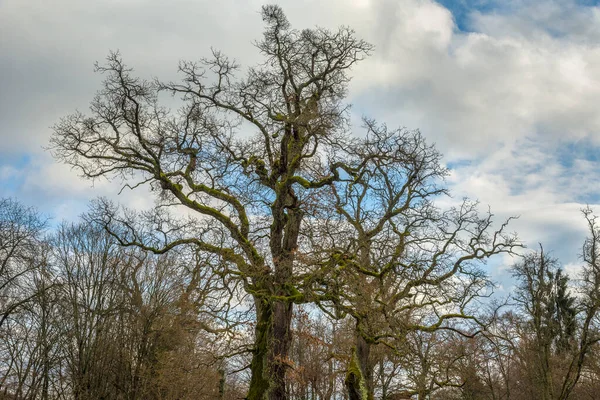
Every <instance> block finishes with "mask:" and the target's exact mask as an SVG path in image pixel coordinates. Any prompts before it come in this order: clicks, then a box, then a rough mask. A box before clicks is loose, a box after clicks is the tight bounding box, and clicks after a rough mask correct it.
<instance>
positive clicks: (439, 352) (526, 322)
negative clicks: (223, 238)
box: [0, 199, 600, 400]
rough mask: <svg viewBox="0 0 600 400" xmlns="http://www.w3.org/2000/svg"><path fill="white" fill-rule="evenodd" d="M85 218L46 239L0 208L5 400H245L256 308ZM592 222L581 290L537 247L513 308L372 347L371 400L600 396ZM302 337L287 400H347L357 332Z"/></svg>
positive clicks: (319, 326)
mask: <svg viewBox="0 0 600 400" xmlns="http://www.w3.org/2000/svg"><path fill="white" fill-rule="evenodd" d="M88 217H89V216H84V217H83V219H84V220H82V221H81V222H78V223H75V224H66V223H64V224H61V225H59V226H57V227H53V228H51V229H50V228H48V226H47V223H46V221H45V220H44V218H43V217H42V216H41V215H40V214H38V213H37V212H36V211H35V210H33V209H31V208H26V207H24V206H23V205H21V204H20V203H19V202H17V201H15V200H11V199H2V200H0V266H1V268H2V269H1V270H0V287H1V292H0V296H1V297H0V299H1V302H0V312H1V313H2V314H1V315H2V317H1V320H0V373H1V376H0V385H1V386H0V398H5V399H19V400H34V399H44V400H47V399H90V400H91V399H131V400H134V399H165V400H166V399H173V400H175V399H243V398H245V396H246V391H247V390H248V386H249V381H250V379H251V376H250V373H249V372H250V371H249V365H250V361H251V354H252V351H253V343H254V338H253V332H254V324H255V318H256V317H255V311H254V310H253V306H252V301H251V300H250V299H248V298H247V295H244V294H243V292H241V291H239V290H236V288H235V286H232V285H229V284H228V283H227V282H225V281H224V280H223V279H224V276H225V275H224V274H223V271H219V268H215V264H214V262H212V261H211V260H207V259H206V258H205V257H203V256H202V255H201V253H199V252H196V251H194V249H193V248H192V247H184V248H180V249H179V251H177V252H176V253H175V252H169V253H167V254H165V255H155V254H152V253H151V252H146V251H142V250H140V249H139V248H134V247H124V246H121V245H120V244H119V243H118V241H117V240H116V239H115V238H114V237H112V236H111V235H110V234H109V233H107V232H106V231H105V230H104V229H103V228H102V227H99V226H97V225H95V224H94V223H93V222H91V221H90V220H85V219H86V218H88ZM585 217H586V218H587V221H588V223H589V227H590V236H589V238H588V239H587V240H586V241H585V243H584V245H583V247H582V249H583V253H582V255H583V266H582V270H581V275H579V276H578V279H577V280H570V279H569V277H568V275H566V274H565V273H564V272H563V271H562V270H561V269H560V266H559V263H558V261H557V260H556V259H553V258H551V257H549V256H548V255H547V253H545V252H544V250H543V249H542V248H540V250H539V251H537V252H534V251H530V252H528V253H527V255H525V256H524V257H520V258H517V259H516V262H515V264H514V265H513V267H512V271H513V274H514V277H515V282H516V284H517V286H516V289H515V290H514V292H513V294H512V296H511V297H510V298H508V299H506V300H507V301H505V302H504V303H502V304H498V303H497V302H492V301H487V302H483V303H482V302H479V303H478V304H479V305H480V307H482V309H481V311H480V312H477V313H475V314H474V315H476V317H477V320H476V322H473V321H471V323H469V324H467V323H465V322H464V321H463V322H460V323H450V324H446V325H444V326H443V327H440V328H439V329H422V330H419V329H411V330H410V331H407V332H405V334H404V335H403V336H402V339H400V338H399V337H397V338H395V339H390V340H381V341H380V342H379V343H375V344H373V345H372V348H371V351H370V352H369V355H368V363H367V365H368V368H369V371H364V372H365V374H364V375H365V376H366V377H368V378H367V379H369V380H370V382H368V387H369V393H366V396H367V397H365V398H375V399H382V400H383V399H389V400H392V399H396V400H398V399H410V398H412V399H440V400H442V399H457V400H458V399H464V400H466V399H471V400H476V399H481V400H484V399H485V400H488V399H489V400H492V399H507V400H508V399H513V400H520V399H528V400H529V399H544V400H546V399H547V400H551V399H552V400H554V399H568V398H571V399H590V400H591V399H595V398H597V393H598V391H599V390H600V363H599V362H598V360H599V359H600V358H599V356H600V354H599V350H600V349H599V348H598V345H597V342H598V340H600V331H599V327H600V325H599V322H600V321H599V319H598V318H599V314H598V309H599V307H600V290H599V287H598V286H599V283H600V275H599V274H600V265H599V264H598V262H599V260H598V255H599V253H598V251H599V250H600V247H599V246H600V231H599V228H598V226H597V224H596V220H595V217H594V216H593V215H592V214H591V213H590V212H589V211H586V212H585ZM484 308H485V309H484ZM292 331H293V340H292V344H291V348H290V351H289V357H288V358H287V359H286V360H284V362H285V364H286V365H287V367H288V369H289V371H288V373H287V378H286V387H287V391H288V395H289V398H291V399H298V400H307V399H311V400H312V399H315V400H317V399H319V400H334V399H347V398H349V397H350V398H351V393H350V391H351V390H352V388H353V386H352V385H351V384H349V382H348V381H349V380H351V379H352V377H353V374H352V373H353V369H357V368H360V366H359V365H358V364H357V360H356V347H355V346H356V334H355V322H354V321H351V318H332V316H329V315H327V313H325V312H323V311H322V310H319V309H318V308H315V307H301V308H297V309H296V311H295V314H294V318H293V322H292ZM359 375H361V374H359ZM364 387H365V388H366V387H367V386H366V385H365V386H364Z"/></svg>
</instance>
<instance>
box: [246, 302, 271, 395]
mask: <svg viewBox="0 0 600 400" xmlns="http://www.w3.org/2000/svg"><path fill="white" fill-rule="evenodd" d="M255 305H256V327H255V329H254V336H255V338H254V350H253V354H252V363H251V364H250V371H251V374H252V378H251V380H250V388H249V389H248V396H247V397H246V398H247V399H248V400H265V399H266V396H267V392H268V391H269V386H270V380H269V372H268V364H269V361H268V359H269V357H268V353H269V343H270V340H271V339H272V336H273V333H272V329H273V326H272V321H273V306H272V304H271V303H270V302H269V301H267V300H266V299H264V298H255Z"/></svg>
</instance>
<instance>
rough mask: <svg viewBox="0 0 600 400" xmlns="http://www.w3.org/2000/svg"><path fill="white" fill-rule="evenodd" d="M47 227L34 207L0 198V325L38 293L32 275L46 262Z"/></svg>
mask: <svg viewBox="0 0 600 400" xmlns="http://www.w3.org/2000/svg"><path fill="white" fill-rule="evenodd" d="M45 228H46V220H45V219H44V218H42V217H41V215H40V214H38V213H37V212H36V211H35V210H34V209H33V208H27V207H25V206H23V205H22V204H20V203H19V202H17V201H15V200H12V199H6V198H3V199H0V327H1V326H2V325H3V324H4V322H5V321H6V319H7V318H8V317H9V316H10V315H11V314H12V313H14V312H15V311H16V310H17V309H18V308H19V307H21V306H23V305H24V304H26V303H27V302H28V301H30V300H31V299H32V298H33V297H34V296H35V295H36V294H37V292H36V291H35V288H34V287H33V286H32V285H31V283H32V280H31V279H30V278H31V277H32V276H33V275H35V273H36V272H37V271H39V269H40V268H41V267H42V266H43V265H44V264H45V261H46V260H45V259H44V258H43V254H42V253H41V252H40V249H41V247H42V246H41V242H42V239H43V237H42V235H43V232H44V230H45Z"/></svg>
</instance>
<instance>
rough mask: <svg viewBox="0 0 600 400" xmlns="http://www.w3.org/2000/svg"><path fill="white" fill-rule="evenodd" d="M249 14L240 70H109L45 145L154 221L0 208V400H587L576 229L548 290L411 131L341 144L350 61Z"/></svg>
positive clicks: (205, 65)
mask: <svg viewBox="0 0 600 400" xmlns="http://www.w3.org/2000/svg"><path fill="white" fill-rule="evenodd" d="M261 16H262V20H263V23H264V35H263V37H262V38H260V39H259V40H258V41H256V42H255V47H256V51H257V52H259V53H260V55H261V57H262V62H261V63H259V64H258V65H256V66H254V67H251V68H248V69H243V68H242V67H241V66H240V65H238V63H237V62H236V61H235V60H234V59H232V58H229V57H227V56H226V55H224V54H223V53H221V52H220V51H218V50H213V51H212V54H211V55H210V56H209V57H208V58H204V59H201V60H200V61H198V62H191V61H183V62H181V63H180V64H179V75H180V78H181V79H180V80H179V81H175V82H171V81H168V82H164V81H161V80H158V79H153V80H145V79H142V78H139V77H137V76H136V75H135V72H134V70H133V69H132V68H131V67H130V66H129V65H128V64H126V63H125V61H124V59H123V56H122V55H121V54H120V53H119V52H111V53H110V54H109V55H108V57H107V58H106V60H105V62H102V63H98V64H97V65H96V71H97V72H98V73H99V74H101V75H102V78H103V83H102V87H101V88H100V89H99V90H98V92H97V95H96V96H95V97H94V98H93V99H92V100H91V103H90V107H89V111H88V112H85V113H84V112H79V111H76V112H74V113H73V114H71V115H68V116H64V117H63V118H61V119H60V121H57V122H56V124H55V125H54V126H53V128H52V132H53V133H52V137H51V140H50V143H49V144H48V148H49V152H51V154H52V156H53V157H54V158H55V159H56V160H57V161H58V162H61V163H64V164H66V165H68V166H70V167H72V168H74V169H75V170H76V171H78V173H80V175H81V176H82V177H84V178H85V179H87V180H89V181H92V182H93V181H96V180H100V179H109V180H111V181H117V182H119V183H120V184H121V187H122V190H123V191H137V192H139V193H140V195H143V196H146V195H147V196H151V197H152V199H153V201H154V207H153V208H152V209H150V210H138V209H132V208H127V207H124V206H122V205H120V204H119V203H117V202H115V201H113V200H111V199H108V198H104V197H98V198H97V199H95V200H94V201H92V202H91V204H90V205H89V208H88V211H87V212H86V213H84V214H83V215H81V216H80V218H79V220H77V221H75V222H66V221H65V222H60V221H58V222H57V221H54V220H51V219H49V218H48V217H47V216H45V215H44V214H43V213H41V212H39V211H38V210H36V209H35V208H32V207H29V206H26V205H25V204H24V203H23V202H21V201H19V199H16V198H9V197H6V198H0V399H6V400H37V399H40V400H50V399H57V400H58V399H65V400H67V399H75V400H96V399H107V400H108V399H123V400H126V399H127V400H138V399H140V400H142V399H149V400H159V399H161V400H176V399H190V400H191V399H207V400H208V399H220V400H234V399H239V400H242V399H248V400H267V399H268V400H341V399H348V400H376V399H377V400H402V399H404V400H408V399H418V400H425V399H429V400H445V399H446V400H459V399H462V400H501V399H502V400H533V399H540V400H566V399H590V400H593V399H597V398H598V393H600V348H599V347H598V342H599V341H600V219H598V218H599V217H597V216H596V214H594V211H593V210H592V209H591V208H590V207H586V208H583V209H582V210H581V217H580V218H581V220H582V222H585V223H586V224H587V238H586V239H585V240H584V241H583V242H582V243H581V244H580V248H579V249H577V250H576V251H578V252H579V254H580V259H581V265H582V267H581V268H580V269H579V270H578V273H577V275H576V276H575V275H573V274H568V273H566V272H565V270H564V267H563V265H562V264H561V262H560V260H558V259H556V258H555V257H554V256H553V254H552V249H547V248H545V247H544V245H543V243H542V244H539V246H538V247H535V248H527V247H526V246H525V245H524V244H523V242H522V241H521V239H520V238H519V236H518V234H517V233H515V232H514V231H513V228H512V224H513V223H514V219H516V218H518V216H514V217H510V218H507V219H500V218H497V217H496V216H495V215H494V214H493V213H492V211H491V210H489V209H488V207H487V206H486V205H485V204H480V203H479V202H478V201H477V200H475V199H467V198H465V199H457V198H455V197H453V196H452V193H451V192H450V190H449V189H448V187H447V185H446V178H447V177H448V175H449V170H448V168H447V167H446V166H445V165H444V162H443V157H442V154H441V153H440V152H439V151H438V150H437V148H436V147H435V146H434V145H432V144H430V143H429V142H428V141H427V140H426V138H425V137H424V135H423V134H421V132H420V131H419V130H410V129H406V128H390V127H388V126H387V125H386V124H385V123H381V122H379V121H376V120H375V119H372V118H369V117H367V116H365V117H363V119H362V125H361V126H360V127H356V126H353V124H352V123H351V120H350V115H349V107H350V106H349V104H347V103H346V100H347V94H348V85H349V83H350V80H351V77H352V74H351V72H352V68H353V67H354V66H355V65H356V64H357V63H360V62H361V61H362V60H364V59H365V58H367V57H369V56H370V55H371V54H372V53H373V52H374V51H377V49H375V48H374V47H373V46H372V45H371V44H370V43H368V42H366V41H364V40H361V39H360V38H358V37H357V36H356V34H355V32H354V31H353V30H352V29H351V28H348V27H341V28H339V29H338V30H328V29H324V28H318V27H317V28H311V29H302V30H298V29H295V28H293V27H292V26H291V24H290V23H289V21H288V19H287V17H286V15H285V14H284V12H283V10H282V9H281V7H279V6H276V5H268V6H263V7H262V10H261ZM125 56H126V55H125ZM490 263H503V265H504V266H505V267H506V268H509V269H510V273H511V274H512V277H513V280H514V282H515V285H514V288H513V290H511V292H510V294H509V295H508V296H501V295H498V294H497V293H496V288H497V283H496V282H494V281H493V279H492V278H491V277H490V274H489V264H490Z"/></svg>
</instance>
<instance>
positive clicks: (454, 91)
mask: <svg viewBox="0 0 600 400" xmlns="http://www.w3.org/2000/svg"><path fill="white" fill-rule="evenodd" d="M263 3H264V2H263V1H259V0H253V1H250V2H240V1H235V0H224V1H220V2H214V1H208V0H204V1H192V0H175V1H171V2H161V1H158V0H128V1H116V0H115V1H108V2H107V1H99V0H97V1H89V2H82V1H78V0H56V1H52V2H48V1H43V0H30V1H26V2H25V1H22V0H4V1H0V53H1V54H3V61H4V60H7V61H6V62H2V63H0V85H1V86H2V88H3V90H2V91H1V92H0V158H1V157H2V155H3V154H8V153H24V154H35V156H34V157H33V161H32V162H30V163H29V164H28V165H26V166H23V167H17V166H15V165H12V164H10V163H9V162H2V161H1V160H0V182H2V181H4V182H6V181H7V180H8V179H13V180H14V179H15V178H17V181H19V182H21V183H20V184H19V185H20V186H19V187H18V189H14V183H12V185H13V189H10V190H12V191H13V192H15V191H16V193H17V194H19V195H20V196H24V197H26V198H28V199H30V200H31V202H37V201H38V199H39V198H44V199H52V202H51V204H53V206H52V207H53V210H54V212H55V213H56V214H57V215H63V214H64V215H67V214H69V210H73V209H76V208H77V207H76V206H74V204H75V203H76V202H80V203H81V204H84V203H85V202H87V201H88V200H89V199H90V198H92V197H95V196H96V195H101V194H114V193H116V192H117V191H118V188H117V185H116V184H106V183H102V182H100V183H97V184H96V186H95V187H94V188H91V187H90V184H89V182H82V181H81V180H78V178H77V177H76V176H75V174H74V173H72V172H70V171H69V170H68V168H65V167H63V166H59V165H56V164H54V163H53V161H52V160H51V159H50V158H49V157H48V155H47V154H45V155H39V153H42V152H43V151H42V146H45V145H46V144H47V140H48V137H49V134H50V129H49V127H50V126H51V125H52V124H53V123H55V122H56V121H57V120H58V118H59V117H60V116H64V115H66V114H68V113H70V112H72V111H74V110H75V109H76V108H79V109H81V110H83V111H85V110H86V109H87V104H88V102H89V100H90V99H91V97H92V96H93V93H94V91H95V90H96V89H97V88H98V86H99V82H100V79H101V78H100V77H99V76H97V75H94V74H93V73H92V65H93V62H94V61H97V60H100V61H101V60H102V59H103V58H104V56H105V55H106V53H107V52H108V50H110V49H120V50H121V52H122V54H123V56H124V58H125V60H126V61H127V62H128V63H129V64H130V65H131V66H133V67H135V68H136V70H137V71H138V72H139V74H140V75H142V76H144V77H151V76H154V75H156V76H159V77H161V78H165V79H171V78H174V77H175V71H176V65H177V61H178V60H180V59H192V60H194V59H198V58H200V57H202V56H205V55H207V54H208V52H209V48H210V46H215V47H217V48H220V49H222V50H223V51H224V52H225V53H227V54H229V55H230V56H234V57H236V58H237V59H238V60H239V61H240V62H241V63H242V64H244V65H249V64H253V63H255V62H256V61H257V60H258V59H259V56H258V54H257V52H256V49H254V48H253V47H252V45H251V43H252V40H255V39H259V38H260V35H261V30H262V24H261V21H260V15H259V13H258V10H259V8H260V5H261V4H263ZM277 3H280V4H282V6H283V7H284V10H285V11H286V13H287V14H288V16H289V18H290V20H291V22H292V24H293V25H294V26H296V27H298V28H304V27H311V26H314V25H321V26H326V27H329V28H335V27H336V26H338V25H342V24H344V25H349V26H351V27H353V28H355V29H356V31H357V34H358V36H360V37H364V38H365V39H367V40H369V41H371V42H372V43H373V44H375V46H376V50H375V52H374V55H373V57H372V58H371V59H370V60H368V61H366V62H364V63H363V64H362V65H359V66H358V67H357V68H356V69H355V71H354V76H355V78H354V80H353V83H352V86H351V92H350V93H351V98H350V101H352V102H353V103H354V104H355V107H354V109H353V112H354V113H355V114H356V115H360V114H366V115H367V116H373V117H376V118H378V119H380V120H381V121H385V122H387V123H388V124H389V125H390V126H394V125H400V126H406V127H408V128H420V129H421V130H422V132H423V133H424V134H425V136H426V137H428V138H429V139H430V141H435V142H437V144H438V147H439V148H440V150H441V151H442V152H443V153H445V154H446V159H447V160H448V161H453V162H456V161H461V163H459V164H457V166H456V167H455V169H453V172H452V175H451V177H450V179H449V184H450V186H451V188H452V190H453V191H454V193H455V195H456V197H458V198H460V197H461V196H462V195H468V196H469V197H472V198H479V199H480V200H481V201H482V203H483V204H486V205H487V204H490V205H491V206H492V210H493V211H494V212H495V213H496V214H498V215H499V217H504V216H508V215H515V214H518V215H521V218H520V219H519V221H517V222H516V223H515V224H514V227H515V229H517V230H518V231H519V232H520V234H521V236H522V237H523V239H524V240H526V241H527V242H528V243H530V244H535V243H536V242H537V241H543V242H546V241H549V242H550V243H552V244H556V245H557V246H559V247H560V251H559V252H560V254H561V256H562V255H564V256H565V257H566V259H565V260H564V261H565V262H574V261H573V260H575V259H576V253H577V251H578V249H579V242H580V241H581V240H582V239H583V237H584V235H585V228H584V226H583V223H582V218H581V216H580V215H579V209H580V208H581V204H580V203H581V202H583V200H582V199H588V200H586V201H592V202H593V201H594V199H596V198H598V194H599V191H598V189H597V187H600V186H598V180H599V178H600V169H599V167H598V166H597V162H595V161H593V160H590V159H586V158H579V159H575V160H573V162H572V163H569V165H565V163H564V162H563V160H561V159H560V156H559V155H557V154H558V153H557V152H558V151H559V150H560V148H561V146H564V145H566V144H568V143H571V142H573V141H578V140H583V141H589V143H590V145H599V144H600V113H598V112H597V110H596V108H597V104H598V100H599V99H600V44H599V43H600V41H599V40H598V39H600V9H599V8H597V7H582V6H578V5H577V4H576V3H575V2H574V1H561V2H558V1H542V2H528V1H511V2H509V3H507V5H506V6H505V7H503V8H502V10H501V11H499V12H489V13H485V12H473V13H472V14H471V16H470V18H469V26H470V27H471V28H472V29H473V31H474V32H461V31H460V30H459V29H458V27H457V26H456V24H455V22H454V19H453V17H452V14H451V13H450V12H449V11H448V10H447V9H446V8H444V7H442V6H441V5H439V4H437V3H436V2H434V1H432V0H405V1H402V2H398V1H394V0H355V1H352V2H348V1H347V0H330V1H317V0H306V1H301V2H299V1H291V0H285V1H279V2H277ZM5 55H6V57H4V56H5ZM567 157H568V155H567ZM465 161H468V162H465ZM2 193H7V189H4V192H0V194H2ZM140 193H141V192H140ZM127 196H130V197H127ZM138 198H139V200H136V199H138ZM147 198H148V196H144V195H143V194H140V195H138V196H137V197H136V195H135V194H134V193H130V194H125V195H123V196H122V197H121V199H122V201H124V202H127V203H129V204H138V203H135V202H136V201H140V202H142V203H144V204H145V202H146V201H147ZM75 199H76V200H75ZM590 199H591V200H590ZM82 207H84V206H82ZM61 210H62V211H61ZM599 211H600V208H599Z"/></svg>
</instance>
